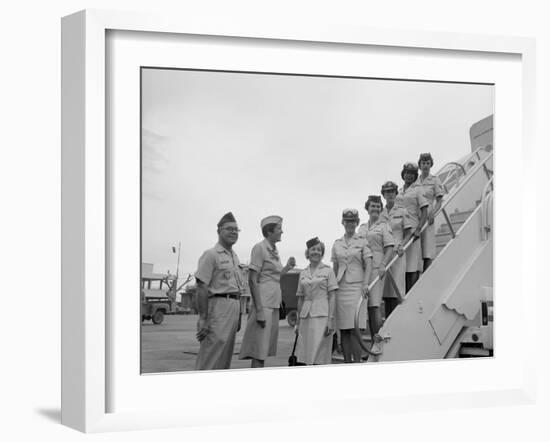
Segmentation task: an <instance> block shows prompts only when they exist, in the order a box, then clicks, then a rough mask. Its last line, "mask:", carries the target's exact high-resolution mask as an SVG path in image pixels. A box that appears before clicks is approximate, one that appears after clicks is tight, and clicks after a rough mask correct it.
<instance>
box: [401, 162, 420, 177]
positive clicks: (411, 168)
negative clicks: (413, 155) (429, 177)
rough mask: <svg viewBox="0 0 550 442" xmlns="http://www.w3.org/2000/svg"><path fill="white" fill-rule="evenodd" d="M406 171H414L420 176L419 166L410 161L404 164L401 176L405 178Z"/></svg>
mask: <svg viewBox="0 0 550 442" xmlns="http://www.w3.org/2000/svg"><path fill="white" fill-rule="evenodd" d="M405 172H414V173H415V174H416V175H417V177H418V166H417V165H416V164H414V163H411V162H410V161H409V162H407V163H405V164H403V170H402V171H401V178H403V179H404V178H405Z"/></svg>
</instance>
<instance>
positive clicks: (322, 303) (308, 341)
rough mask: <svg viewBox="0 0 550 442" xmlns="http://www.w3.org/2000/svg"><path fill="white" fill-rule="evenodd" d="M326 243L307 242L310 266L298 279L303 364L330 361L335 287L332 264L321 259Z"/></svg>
mask: <svg viewBox="0 0 550 442" xmlns="http://www.w3.org/2000/svg"><path fill="white" fill-rule="evenodd" d="M324 255H325V245H324V244H323V243H322V242H321V241H319V238H312V239H310V240H309V241H307V242H306V258H307V259H308V260H309V266H308V267H307V268H306V269H304V270H302V272H301V273H300V279H299V282H298V291H297V292H296V296H297V298H298V323H297V326H296V333H298V346H297V353H296V356H297V359H298V362H301V363H303V364H306V365H317V364H330V362H331V359H332V335H333V333H334V309H335V293H336V289H337V288H338V284H337V282H336V276H334V272H333V270H332V268H331V267H329V266H327V265H326V264H324V263H323V262H322V259H323V256H324Z"/></svg>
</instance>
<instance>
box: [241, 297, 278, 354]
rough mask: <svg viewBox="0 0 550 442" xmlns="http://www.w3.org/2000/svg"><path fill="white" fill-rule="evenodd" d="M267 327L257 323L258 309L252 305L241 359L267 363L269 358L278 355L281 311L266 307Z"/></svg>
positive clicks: (242, 345)
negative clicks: (266, 360)
mask: <svg viewBox="0 0 550 442" xmlns="http://www.w3.org/2000/svg"><path fill="white" fill-rule="evenodd" d="M264 316H265V327H263V328H262V327H261V326H260V325H259V324H258V323H257V322H256V318H257V315H256V307H255V306H254V305H252V307H251V309H250V313H249V315H248V321H247V323H246V330H245V331H244V336H243V342H242V344H241V352H240V354H239V359H258V360H260V361H265V359H266V358H267V357H268V356H275V355H276V354H277V339H278V337H279V309H278V308H269V307H264Z"/></svg>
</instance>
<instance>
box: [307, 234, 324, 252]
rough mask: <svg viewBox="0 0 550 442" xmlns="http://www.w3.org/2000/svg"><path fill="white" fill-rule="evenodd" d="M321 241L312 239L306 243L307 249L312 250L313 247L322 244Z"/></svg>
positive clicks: (316, 238)
mask: <svg viewBox="0 0 550 442" xmlns="http://www.w3.org/2000/svg"><path fill="white" fill-rule="evenodd" d="M320 243H321V241H320V240H319V238H318V237H317V236H316V237H315V238H311V239H310V240H308V241H306V247H307V248H308V250H309V249H311V248H312V247H313V246H316V245H317V244H320Z"/></svg>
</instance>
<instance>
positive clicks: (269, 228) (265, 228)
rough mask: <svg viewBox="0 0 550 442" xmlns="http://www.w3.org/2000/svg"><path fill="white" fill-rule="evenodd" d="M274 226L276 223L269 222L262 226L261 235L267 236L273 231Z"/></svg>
mask: <svg viewBox="0 0 550 442" xmlns="http://www.w3.org/2000/svg"><path fill="white" fill-rule="evenodd" d="M275 227H277V223H270V224H266V225H265V226H263V227H262V235H263V236H264V238H267V237H268V236H269V235H270V234H271V233H273V232H274V231H275Z"/></svg>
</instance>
